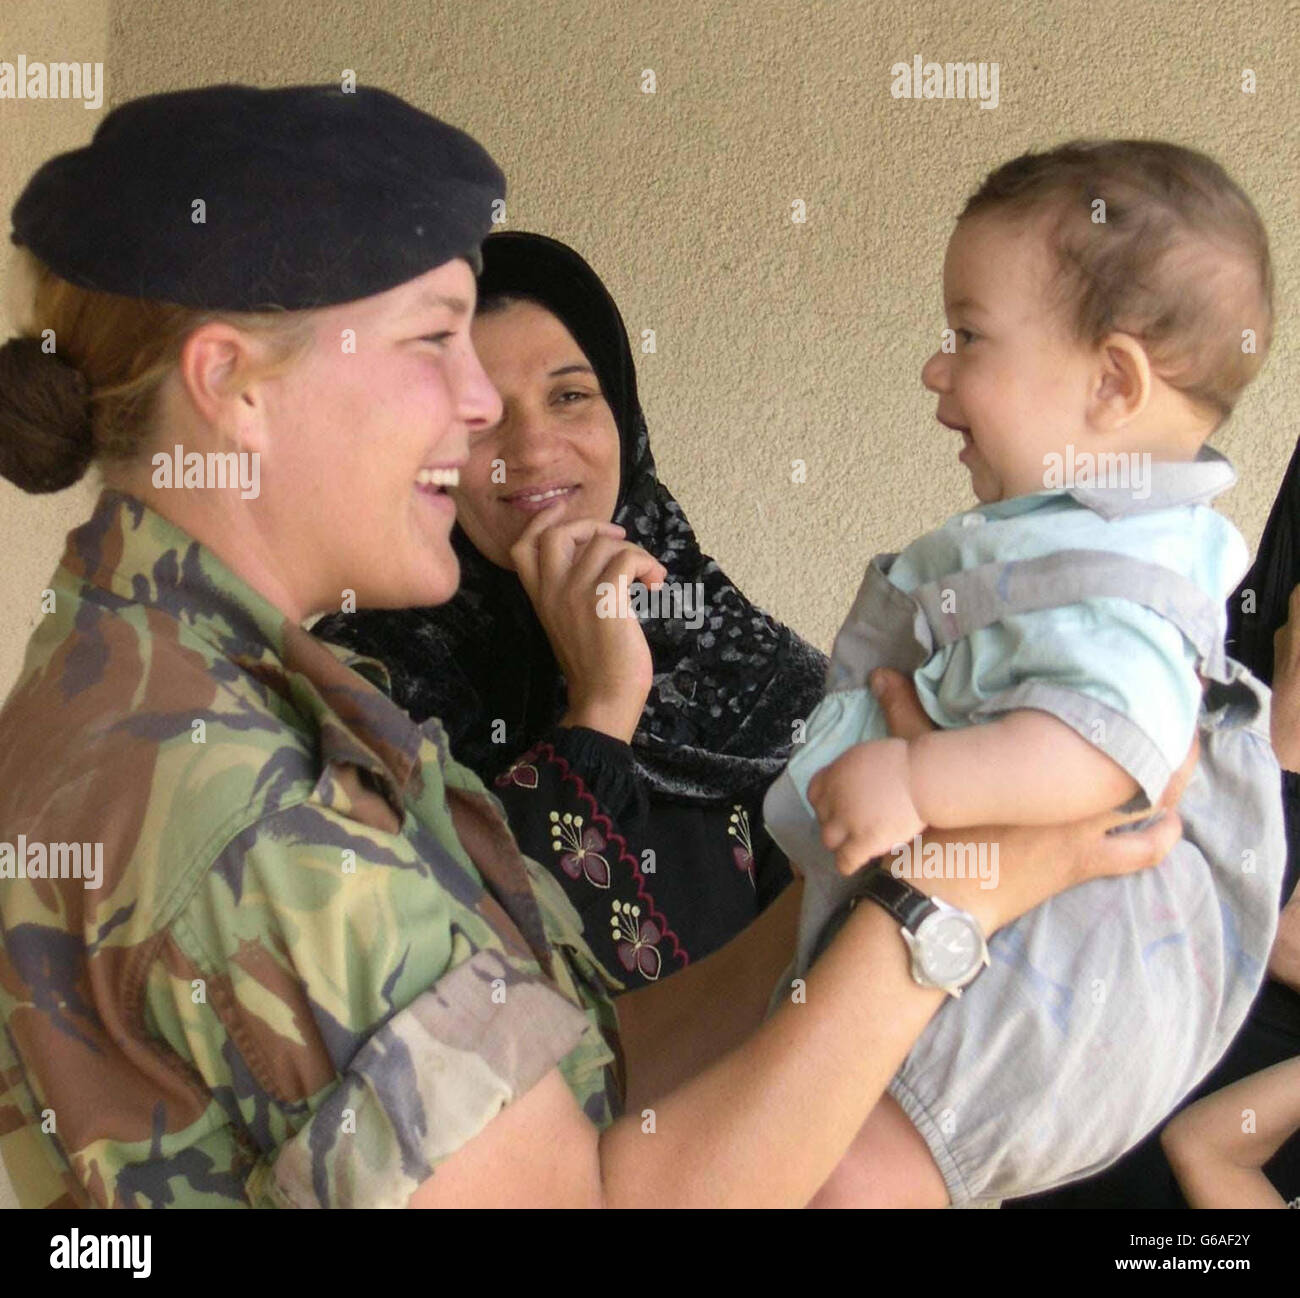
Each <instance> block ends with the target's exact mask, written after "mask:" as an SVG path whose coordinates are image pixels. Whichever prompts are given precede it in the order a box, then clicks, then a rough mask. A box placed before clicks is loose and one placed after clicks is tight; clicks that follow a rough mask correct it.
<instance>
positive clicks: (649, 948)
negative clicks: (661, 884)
mask: <svg viewBox="0 0 1300 1298" xmlns="http://www.w3.org/2000/svg"><path fill="white" fill-rule="evenodd" d="M524 756H525V757H527V758H529V759H531V760H537V759H538V758H544V759H545V760H546V761H550V762H554V763H555V765H556V766H557V767H559V769H560V776H561V778H562V779H564V780H566V781H568V782H570V783H572V784H573V785H574V790H573V791H574V794H575V795H576V796H577V797H578V799H579V800H581V801H582V802H583V803H584V804H585V805H586V811H587V814H586V818H585V820H584V824H585V825H588V826H594V827H595V828H596V829H598V830H599V832H600V834H601V836H602V837H603V838H604V843H603V845H602V847H601V848H598V849H596V850H597V851H599V852H601V853H602V858H601V859H602V860H605V861H606V863H607V864H608V858H609V856H610V855H611V854H612V855H613V856H614V857H615V858H616V859H617V860H618V862H619V864H621V865H623V866H624V867H626V869H627V871H628V873H629V874H631V876H632V880H633V882H634V883H635V884H636V900H637V902H638V903H639V904H640V913H641V915H644V916H645V918H644V919H640V920H639V927H638V929H637V932H636V938H635V939H633V940H632V941H631V947H632V950H633V951H634V952H635V959H634V961H633V964H634V965H635V966H636V968H637V969H638V970H639V971H640V972H641V973H642V976H643V977H646V978H649V977H650V976H651V975H649V974H647V973H645V970H644V968H643V967H642V966H643V964H645V965H648V964H651V963H653V965H654V969H655V973H654V977H656V978H657V977H658V976H659V970H660V967H661V965H662V962H663V955H662V952H661V951H660V949H659V945H660V944H661V943H665V942H666V943H668V944H669V945H670V946H671V948H672V950H671V955H670V957H669V958H670V959H673V960H676V961H677V962H678V963H679V965H681V967H683V968H685V966H686V965H688V964H690V962H691V957H690V954H689V953H688V952H687V950H686V948H685V947H684V946H682V943H681V939H680V938H678V936H677V934H676V933H674V932H673V930H672V929H671V928H669V926H668V921H667V920H666V919H665V918H664V916H663V915H662V913H661V912H660V910H659V908H658V906H656V905H655V902H654V898H653V897H652V896H651V895H650V893H649V892H648V890H647V889H646V880H645V875H643V874H642V873H641V867H640V865H639V864H638V863H637V859H636V857H634V856H633V855H632V854H631V852H629V851H628V846H627V840H626V839H625V838H624V837H623V835H622V834H620V833H619V832H618V831H617V830H616V829H615V828H614V824H613V822H612V821H611V820H610V818H609V817H608V816H607V815H605V813H604V812H603V811H601V809H600V803H598V802H597V801H596V799H595V798H594V797H593V796H592V794H591V793H590V792H589V791H588V789H587V786H586V784H585V782H584V781H583V779H582V777H581V776H580V775H578V774H577V772H576V771H574V770H573V769H572V768H571V767H570V766H569V763H568V762H566V761H565V760H564V758H563V757H561V756H560V755H559V753H557V752H556V751H555V749H554V748H552V747H551V745H550V744H547V743H542V744H538V745H537V747H536V748H534V749H533V750H532V751H531V752H529V753H526V754H525V755H524ZM520 760H523V759H520ZM611 873H612V872H611ZM622 904H623V906H624V907H625V908H626V907H627V906H628V905H630V904H631V903H629V902H623V903H622ZM647 925H648V926H649V928H648V930H647V931H646V932H645V934H644V938H643V935H642V932H641V929H642V928H645V927H646V926H647ZM642 938H643V940H642V941H641V947H640V949H639V950H637V946H636V940H637V939H642ZM647 952H653V955H651V954H647ZM620 959H622V956H621V955H620ZM626 967H627V968H628V971H629V972H631V969H632V966H631V965H629V966H626Z"/></svg>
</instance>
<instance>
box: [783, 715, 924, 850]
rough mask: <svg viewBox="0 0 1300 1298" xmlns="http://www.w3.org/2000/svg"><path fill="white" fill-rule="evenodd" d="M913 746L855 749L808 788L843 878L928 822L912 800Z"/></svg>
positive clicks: (877, 744)
mask: <svg viewBox="0 0 1300 1298" xmlns="http://www.w3.org/2000/svg"><path fill="white" fill-rule="evenodd" d="M910 754H911V747H910V745H909V744H908V742H907V740H905V739H877V740H873V741H872V742H871V743H866V744H854V745H853V747H852V748H849V749H847V750H846V751H845V752H843V753H841V754H840V756H839V757H837V758H836V759H835V760H834V761H833V762H831V763H830V765H829V766H824V767H823V768H822V769H821V770H820V771H818V772H817V774H816V775H814V776H813V778H812V780H811V781H810V782H809V784H808V801H809V802H810V803H811V804H812V808H813V810H814V811H815V812H816V813H817V819H818V820H819V821H820V822H821V826H822V843H823V845H824V846H825V847H826V848H827V850H828V851H831V852H834V853H835V866H836V868H837V869H838V870H839V872H840V873H841V874H853V873H855V872H856V871H857V870H858V869H860V868H861V867H862V866H864V865H866V863H867V862H868V861H870V860H871V859H872V858H873V857H877V856H881V855H882V854H884V853H885V852H888V851H889V850H890V848H892V847H895V846H897V845H898V844H899V843H906V842H910V841H911V839H912V836H913V835H915V834H919V833H920V832H921V831H922V830H923V829H924V828H925V827H926V822H925V821H924V820H923V819H922V818H921V814H920V812H919V811H917V809H916V804H915V803H914V802H913V801H912V775H911V761H910Z"/></svg>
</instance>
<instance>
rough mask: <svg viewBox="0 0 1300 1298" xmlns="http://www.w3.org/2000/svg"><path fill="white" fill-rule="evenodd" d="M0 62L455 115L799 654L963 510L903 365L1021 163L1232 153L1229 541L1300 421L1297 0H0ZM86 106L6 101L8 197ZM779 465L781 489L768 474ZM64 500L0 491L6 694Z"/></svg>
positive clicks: (669, 467)
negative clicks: (934, 80) (648, 83)
mask: <svg viewBox="0 0 1300 1298" xmlns="http://www.w3.org/2000/svg"><path fill="white" fill-rule="evenodd" d="M18 51H22V52H25V53H27V54H28V55H29V57H31V58H33V59H35V58H43V59H49V60H53V59H64V58H77V59H90V60H94V59H101V58H102V59H104V60H105V64H106V67H105V72H106V79H107V95H108V101H107V103H106V106H105V110H103V111H107V108H108V107H111V106H112V104H114V103H116V102H120V101H121V100H122V99H126V98H130V97H133V96H135V95H138V94H144V93H148V92H151V91H157V90H164V89H174V88H177V87H182V86H187V85H194V84H201V83H212V82H220V81H226V80H237V81H243V82H249V83H254V84H259V85H275V84H287V83H293V82H302V81H325V80H335V79H337V78H338V77H339V76H340V74H341V73H342V70H343V69H345V68H352V69H355V70H356V72H357V74H358V77H359V78H360V79H361V80H362V81H366V82H372V83H375V84H378V85H382V86H384V87H386V88H387V89H390V90H393V91H395V92H397V93H399V94H401V95H403V96H405V97H407V98H409V99H411V100H412V101H414V102H415V103H416V104H418V105H419V106H421V107H423V108H426V109H429V110H431V111H433V112H435V113H437V114H439V115H441V116H444V117H446V118H447V119H449V120H450V121H452V122H454V123H456V124H457V125H459V126H462V127H464V128H465V129H467V130H469V131H470V132H471V133H472V134H473V135H475V136H476V137H478V138H479V139H480V140H482V142H483V143H484V144H485V145H486V146H487V147H488V148H489V149H490V150H491V152H492V153H493V154H494V155H495V157H496V158H497V160H498V161H499V162H500V163H501V165H502V167H503V168H504V170H505V172H506V175H507V176H508V178H509V181H510V192H509V201H508V208H507V212H508V225H509V226H510V227H511V228H518V229H531V230H541V231H544V232H545V233H548V234H551V235H554V236H556V237H557V238H561V239H564V240H566V241H568V242H570V243H572V244H574V245H575V246H576V247H577V248H578V249H579V250H580V251H581V252H582V253H583V254H584V255H585V256H586V257H587V258H588V260H589V261H591V262H592V264H593V265H594V266H595V267H596V268H597V270H599V271H600V272H601V273H602V274H603V275H604V276H605V277H606V280H607V282H608V284H609V287H610V289H611V291H612V293H613V294H614V297H615V299H616V300H617V301H618V302H619V304H620V306H621V307H622V310H623V313H624V316H625V318H626V319H627V322H628V325H629V328H630V330H631V331H632V333H633V336H634V338H635V337H639V336H640V333H641V331H642V330H647V329H653V330H654V331H655V342H656V347H657V350H656V352H655V354H653V355H644V356H642V357H641V358H640V361H639V374H640V382H641V389H642V395H643V400H644V405H645V407H646V412H647V417H648V419H649V422H650V429H651V436H652V440H653V444H654V447H655V451H656V455H657V457H658V460H659V464H660V468H661V474H662V477H663V479H664V481H665V482H667V483H668V484H669V485H670V487H671V488H672V489H673V491H674V492H675V493H676V494H677V496H678V498H679V499H680V500H681V502H682V504H683V506H684V507H685V508H686V510H687V513H688V515H689V517H690V518H691V519H692V520H693V521H694V523H695V526H696V529H697V531H698V532H699V534H700V536H701V539H702V541H703V542H704V545H705V547H706V549H710V550H711V551H712V552H713V554H714V555H715V556H716V557H717V558H718V560H719V561H720V562H721V563H722V565H723V566H724V568H726V569H727V571H728V572H729V573H730V574H731V575H732V576H733V578H734V579H735V580H736V581H737V582H738V583H739V584H740V585H741V586H742V588H744V589H745V590H746V591H747V592H748V593H749V594H750V595H751V596H752V597H753V598H755V599H756V600H758V601H759V602H760V603H763V604H765V605H766V606H767V607H769V608H770V609H772V610H773V611H774V612H776V613H777V614H779V615H780V616H781V617H783V618H785V619H787V620H788V621H790V622H791V623H792V624H793V625H794V626H795V627H796V628H797V629H798V630H800V631H801V632H803V633H804V634H806V635H808V636H809V637H810V638H812V639H814V640H815V641H817V642H818V643H820V644H822V645H823V646H827V645H829V642H830V639H831V636H832V635H833V633H834V630H835V627H836V626H837V624H838V622H839V619H840V617H841V616H842V615H843V613H844V611H845V610H846V607H847V604H848V601H849V599H850V597H851V595H852V593H853V590H854V589H855V587H856V584H857V582H858V579H859V576H860V572H861V568H862V565H863V563H864V562H865V560H866V559H867V557H868V556H870V555H871V554H872V553H874V552H875V551H877V550H881V549H896V548H898V547H900V546H901V545H902V544H904V543H905V542H906V541H907V540H908V539H910V537H912V536H913V535H915V534H916V533H917V532H919V531H922V530H924V529H926V528H929V527H932V526H934V525H936V524H938V523H939V522H940V521H941V520H942V519H943V518H945V517H946V516H947V515H949V514H950V513H952V512H954V511H955V510H956V509H958V508H962V507H964V506H965V505H966V504H968V503H969V500H968V497H967V485H966V474H965V471H964V470H963V469H962V468H961V466H960V465H958V464H957V462H956V450H957V446H956V439H955V435H954V434H951V433H949V432H947V431H945V430H943V429H941V428H939V426H938V425H937V424H936V423H935V422H934V400H933V399H932V398H931V397H929V396H928V394H926V393H924V392H923V390H922V388H921V385H920V378H919V370H920V366H921V363H922V361H923V360H924V359H925V357H926V356H927V355H929V353H930V352H931V351H932V350H933V348H934V347H935V345H936V343H937V340H938V336H939V330H940V329H941V328H942V325H943V319H942V310H941V300H940V289H939V274H940V266H941V262H942V256H943V249H944V244H945V242H946V239H947V236H948V233H949V229H950V224H951V220H952V217H953V215H954V213H955V211H956V210H957V209H958V207H959V206H960V204H961V202H962V200H963V199H964V197H965V195H966V194H967V193H968V191H969V190H970V189H971V188H972V187H973V186H974V185H975V184H976V183H977V182H978V180H979V179H980V178H981V177H982V175H983V174H984V173H985V172H987V171H988V170H989V169H990V168H991V167H992V166H994V165H995V164H997V163H999V162H1001V161H1003V160H1005V159H1007V158H1009V157H1011V156H1013V155H1015V154H1016V153H1019V152H1022V151H1023V150H1025V149H1026V148H1030V147H1042V146H1045V145H1048V144H1051V143H1054V142H1058V141H1060V140H1063V139H1066V138H1069V137H1071V136H1076V135H1082V134H1090V135H1150V136H1160V137H1165V138H1169V139H1173V140H1176V141H1179V142H1182V143H1186V144H1190V145H1193V146H1195V147H1199V148H1202V149H1205V150H1207V151H1209V152H1211V153H1213V154H1215V155H1216V156H1218V157H1219V158H1220V159H1221V160H1222V161H1224V162H1225V163H1226V164H1227V165H1228V167H1229V169H1230V170H1231V171H1232V173H1233V174H1234V176H1235V177H1236V178H1237V179H1238V180H1239V181H1240V182H1241V183H1242V184H1243V185H1244V187H1245V188H1246V190H1247V191H1248V192H1249V193H1250V194H1251V195H1252V197H1253V198H1254V199H1255V202H1256V203H1257V205H1258V207H1259V209H1260V211H1261V213H1262V214H1263V217H1264V220H1265V222H1266V223H1267V225H1268V227H1269V230H1270V233H1271V236H1272V241H1273V249H1274V256H1275V259H1276V263H1277V304H1278V310H1279V318H1280V319H1279V329H1278V335H1277V340H1276V343H1275V347H1274V352H1273V355H1272V357H1271V359H1270V361H1269V364H1268V367H1267V369H1266V371H1265V374H1264V376H1263V378H1262V379H1261V380H1260V381H1259V382H1258V383H1257V384H1256V386H1255V387H1254V389H1253V390H1252V391H1251V392H1250V393H1249V394H1248V395H1247V397H1246V398H1245V399H1244V400H1243V401H1242V403H1241V405H1240V406H1239V408H1238V412H1237V414H1236V416H1235V417H1234V420H1233V422H1232V423H1231V425H1230V426H1229V427H1228V428H1227V429H1226V430H1225V431H1224V433H1223V434H1222V435H1221V436H1220V438H1219V440H1218V444H1219V446H1220V447H1221V448H1222V449H1223V450H1225V451H1226V452H1227V453H1228V454H1229V455H1230V456H1232V457H1233V459H1234V460H1235V461H1236V463H1237V466H1238V470H1239V472H1240V475H1241V484H1240V485H1239V486H1238V487H1237V488H1236V489H1235V490H1234V491H1233V492H1232V493H1231V494H1230V495H1229V496H1227V497H1226V498H1224V500H1223V508H1224V510H1225V512H1226V513H1228V514H1229V515H1230V516H1231V517H1232V518H1233V519H1234V521H1235V522H1236V523H1237V525H1238V526H1239V527H1240V528H1241V529H1242V531H1243V532H1244V533H1245V534H1246V538H1247V540H1248V541H1249V542H1250V544H1251V546H1252V548H1253V546H1254V544H1255V542H1256V541H1257V539H1258V536H1259V531H1260V529H1261V528H1262V526H1263V522H1264V517H1265V515H1266V513H1267V509H1268V506H1269V503H1270V501H1271V499H1272V496H1273V493H1274V491H1275V489H1276V487H1277V484H1278V481H1279V479H1280V477H1281V474H1282V470H1283V468H1284V466H1285V463H1286V459H1287V456H1288V454H1289V451H1290V448H1291V446H1292V444H1293V442H1294V441H1295V439H1296V437H1297V436H1298V435H1300V418H1297V415H1300V405H1298V402H1297V397H1296V395H1295V392H1294V390H1293V389H1292V388H1290V387H1288V386H1287V382H1286V380H1287V378H1288V376H1289V377H1291V379H1292V381H1294V375H1295V369H1296V358H1297V342H1296V337H1297V331H1296V323H1295V319H1294V309H1293V304H1294V302H1295V298H1296V291H1297V286H1298V285H1300V237H1298V235H1300V231H1298V230H1297V204H1296V177H1297V175H1298V174H1300V165H1298V163H1300V96H1298V95H1297V87H1296V78H1297V77H1298V76H1300V4H1297V3H1295V2H1294V0H1268V2H1265V3H1244V4H1228V5H1226V6H1225V5H1222V4H1219V3H1214V2H1212V0H1172V2H1168V3H1165V2H1162V3H1149V2H1143V0H1102V2H1101V3H1076V2H1071V3H1065V4H1054V3H1047V2H1045V0H993V2H992V3H989V4H985V5H977V6H976V5H970V4H966V3H934V2H925V0H882V2H880V3H867V2H862V0H843V2H836V3H762V4H759V3H747V2H745V0H712V2H710V3H688V2H686V0H666V2H661V3H656V4H653V5H649V4H644V3H628V2H626V0H544V2H539V0H495V2H494V3H468V2H467V0H440V2H437V0H367V2H366V3H337V2H336V0H322V2H319V3H316V2H313V0H263V2H259V3H251V2H248V3H245V2H240V3H230V2H224V3H223V2H216V0H148V2H147V3H146V2H144V0H109V2H108V3H103V2H100V0H80V2H79V3H78V2H77V0H63V2H62V3H53V2H51V0H4V4H3V8H2V9H0V58H3V59H11V60H12V59H13V58H14V57H15V55H16V53H17V52H18ZM916 54H920V55H922V56H923V57H924V58H925V59H926V60H927V61H928V60H936V61H940V62H944V61H956V60H960V61H966V60H972V61H985V62H997V63H998V64H999V73H1000V86H999V91H1000V102H999V105H998V107H997V108H996V109H993V110H985V109H981V108H979V107H977V106H976V104H974V103H972V102H960V101H956V102H954V101H943V100H936V101H909V100H895V99H893V98H892V97H891V96H890V93H889V87H890V80H891V78H890V75H889V68H890V66H891V65H892V64H894V63H895V62H898V61H905V62H910V61H911V59H912V57H913V55H916ZM1243 68H1251V69H1253V70H1254V71H1255V74H1256V77H1257V84H1258V89H1257V91H1256V93H1255V94H1253V95H1248V94H1243V93H1242V90H1241V74H1242V69H1243ZM645 69H652V70H653V72H654V74H655V78H656V80H657V88H656V92H655V93H654V94H646V93H643V91H642V85H643V72H644V70H645ZM101 117H102V112H101V113H92V112H87V111H86V110H85V109H83V108H82V107H81V106H80V105H79V104H62V103H30V102H29V103H23V104H16V103H13V102H10V101H3V102H0V200H2V201H3V204H4V208H5V211H6V212H7V211H8V209H9V207H11V206H12V203H13V201H14V199H15V198H16V197H17V194H18V192H19V189H20V188H21V185H22V183H23V182H24V181H25V180H26V178H27V176H28V175H29V174H30V172H31V171H32V170H33V168H34V167H35V165H36V164H37V163H38V162H39V161H40V160H42V159H43V158H44V157H46V156H47V155H48V154H50V153H51V152H54V151H56V150H58V149H62V148H66V147H71V146H72V145H74V144H76V143H79V142H80V141H81V140H82V139H84V138H86V137H88V136H89V134H90V132H91V130H92V129H93V127H94V125H95V123H96V122H97V121H98V120H100V118H101ZM796 199H802V200H803V201H804V202H805V204H806V209H807V220H806V222H805V223H803V224H796V223H795V222H793V221H792V220H791V213H792V203H793V201H794V200H796ZM86 219H87V220H93V219H94V213H93V212H88V213H87V214H86ZM795 458H800V459H803V460H805V461H806V463H807V471H808V480H807V482H806V483H803V484H797V485H796V484H792V483H791V480H790V478H791V460H792V459H795ZM89 498H90V491H89V489H88V488H86V489H78V490H76V491H73V492H69V493H66V494H65V495H64V496H60V497H55V498H54V499H53V500H49V501H32V500H30V499H28V498H26V497H23V496H22V495H21V494H20V493H18V492H17V491H15V490H14V489H13V488H11V487H9V486H8V485H7V484H0V547H2V548H0V553H2V554H3V571H2V572H0V610H3V613H2V615H0V689H4V688H7V687H8V685H9V683H10V682H11V681H12V678H13V676H14V674H15V672H16V671H17V668H18V666H19V663H20V661H21V653H22V645H23V642H24V640H25V639H26V636H27V634H28V631H29V629H30V627H31V626H32V625H33V624H34V622H35V619H36V616H37V600H38V596H39V591H40V589H41V587H43V586H44V584H45V580H46V577H47V575H48V573H49V571H50V570H51V569H52V567H53V564H54V563H55V561H56V559H57V557H58V554H59V552H60V549H61V540H62V534H63V531H64V529H65V528H66V527H67V526H70V525H71V524H72V523H73V522H74V521H76V520H77V519H78V518H79V517H81V516H82V515H83V514H84V512H85V510H86V507H87V503H88V500H89Z"/></svg>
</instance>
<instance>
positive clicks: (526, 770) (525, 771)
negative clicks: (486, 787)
mask: <svg viewBox="0 0 1300 1298" xmlns="http://www.w3.org/2000/svg"><path fill="white" fill-rule="evenodd" d="M537 779H538V777H537V767H535V766H533V765H532V764H531V763H529V762H525V761H524V760H523V759H522V758H521V759H520V760H519V761H517V762H516V763H515V764H514V765H513V766H512V767H511V768H510V769H509V770H508V771H505V772H503V773H502V774H501V775H498V776H497V779H496V782H497V783H498V784H517V785H519V786H520V788H524V789H535V788H536V787H537Z"/></svg>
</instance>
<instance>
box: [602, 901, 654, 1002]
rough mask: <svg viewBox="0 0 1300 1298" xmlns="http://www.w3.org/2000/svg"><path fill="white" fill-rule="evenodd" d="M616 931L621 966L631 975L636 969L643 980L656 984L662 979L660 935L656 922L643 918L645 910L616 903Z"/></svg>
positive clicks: (620, 902) (630, 904) (628, 904)
mask: <svg viewBox="0 0 1300 1298" xmlns="http://www.w3.org/2000/svg"><path fill="white" fill-rule="evenodd" d="M609 922H610V925H611V926H612V927H613V930H614V946H615V949H616V950H617V951H618V962H619V964H621V965H622V966H623V968H624V969H626V970H627V971H628V973H631V972H632V970H633V969H635V970H636V971H637V972H638V973H639V974H640V975H641V977H642V978H645V979H647V980H649V981H650V982H654V981H655V979H656V978H658V977H659V970H660V969H661V968H662V967H663V961H662V959H661V958H660V955H659V948H658V946H657V943H658V941H659V938H660V933H659V929H658V927H657V925H656V924H655V923H654V921H653V920H648V919H642V918H641V907H640V906H634V905H633V904H632V903H631V902H628V901H616V902H615V903H614V914H613V916H612V917H611V919H610V921H609Z"/></svg>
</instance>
